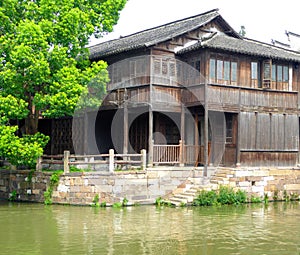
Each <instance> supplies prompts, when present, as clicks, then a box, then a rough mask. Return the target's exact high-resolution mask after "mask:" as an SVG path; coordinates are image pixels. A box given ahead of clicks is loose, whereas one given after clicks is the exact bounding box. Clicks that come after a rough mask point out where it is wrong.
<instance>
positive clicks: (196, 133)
mask: <svg viewBox="0 0 300 255" xmlns="http://www.w3.org/2000/svg"><path fill="white" fill-rule="evenodd" d="M194 126H195V142H194V144H195V152H194V153H195V166H198V161H199V153H200V146H199V126H198V113H196V116H195V124H194Z"/></svg>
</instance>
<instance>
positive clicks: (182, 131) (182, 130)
mask: <svg viewBox="0 0 300 255" xmlns="http://www.w3.org/2000/svg"><path fill="white" fill-rule="evenodd" d="M180 139H181V159H180V166H184V162H185V161H186V160H185V158H184V157H185V151H184V149H185V147H184V145H185V108H184V105H183V104H181V116H180Z"/></svg>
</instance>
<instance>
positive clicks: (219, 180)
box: [210, 167, 234, 185]
mask: <svg viewBox="0 0 300 255" xmlns="http://www.w3.org/2000/svg"><path fill="white" fill-rule="evenodd" d="M233 176H234V170H233V169H232V168H226V167H220V168H217V170H216V172H215V174H214V175H212V176H211V178H210V183H211V184H218V185H228V184H229V179H230V178H232V177H233Z"/></svg>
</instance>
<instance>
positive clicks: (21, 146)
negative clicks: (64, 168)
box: [0, 125, 49, 168]
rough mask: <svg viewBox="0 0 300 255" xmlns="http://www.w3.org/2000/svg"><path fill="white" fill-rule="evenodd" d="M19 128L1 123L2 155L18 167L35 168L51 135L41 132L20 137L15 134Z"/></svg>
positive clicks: (0, 154) (0, 142)
mask: <svg viewBox="0 0 300 255" xmlns="http://www.w3.org/2000/svg"><path fill="white" fill-rule="evenodd" d="M17 129H18V127H17V126H4V125H0V156H1V157H3V158H6V159H7V160H8V161H9V162H10V163H11V164H12V165H15V166H17V167H18V166H24V167H28V168H35V164H36V160H37V159H38V157H40V156H42V154H43V148H44V147H45V146H46V144H47V143H48V141H49V137H48V136H45V135H43V134H41V133H37V134H35V135H30V136H29V135H27V136H23V137H18V136H16V135H15V132H16V131H17Z"/></svg>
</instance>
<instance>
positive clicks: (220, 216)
mask: <svg viewBox="0 0 300 255" xmlns="http://www.w3.org/2000/svg"><path fill="white" fill-rule="evenodd" d="M0 254H1V255H6V254H9V255H18V254H24V255H25V254H26V255H34V254H47V255H48V254H55V255H56V254H68V255H76V254H78V255H83V254H117V255H119V254H130V255H134V254H138V255H139V254H159V255H166V254H170V255H171V254H172V255H174V254H189V255H190V254H197V255H198V254H205V255H208V254H217V255H227V254H247V255H248V254H249V255H255V254H257V255H263V254H270V255H276V254H278V255H285V254H286V255H294V254H295V255H299V254H300V203H274V204H273V203H270V204H269V205H268V206H263V205H261V204H256V205H246V206H238V207H236V206H224V207H207V208H160V209H158V208H155V207H154V206H139V207H129V208H124V209H116V208H104V209H103V208H90V207H73V206H57V205H54V206H44V205H41V204H17V203H5V202H0Z"/></svg>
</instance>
